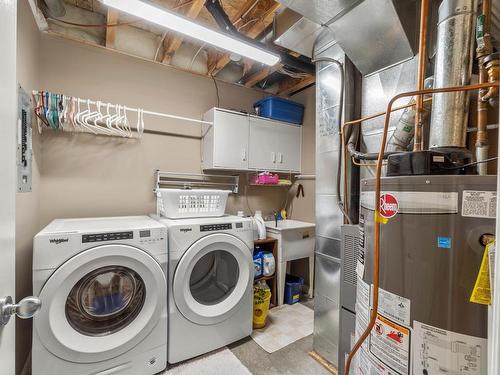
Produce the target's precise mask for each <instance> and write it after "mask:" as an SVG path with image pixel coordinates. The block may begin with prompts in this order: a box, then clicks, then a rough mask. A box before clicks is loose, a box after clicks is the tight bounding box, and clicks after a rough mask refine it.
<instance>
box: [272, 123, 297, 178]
mask: <svg viewBox="0 0 500 375" xmlns="http://www.w3.org/2000/svg"><path fill="white" fill-rule="evenodd" d="M275 126H276V132H277V134H278V137H277V138H276V144H275V149H276V169H277V170H280V171H291V172H300V157H301V144H302V139H301V137H302V128H301V127H300V126H295V125H289V124H283V123H277V124H276V125H275Z"/></svg>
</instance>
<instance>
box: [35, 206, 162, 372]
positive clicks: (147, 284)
mask: <svg viewBox="0 0 500 375" xmlns="http://www.w3.org/2000/svg"><path fill="white" fill-rule="evenodd" d="M33 251H34V253H33V292H34V295H38V296H39V297H40V300H41V302H42V308H41V310H40V312H39V313H38V314H37V315H36V316H35V317H34V321H33V349H32V368H33V371H32V373H33V375H47V374H71V375H84V374H103V375H104V374H106V375H108V374H120V375H125V374H126V375H132V374H134V375H136V374H144V375H149V374H155V373H158V372H160V371H162V370H163V369H165V368H166V364H167V361H166V360H167V323H168V321H167V303H166V298H167V286H166V285H167V284H166V271H167V268H168V254H167V230H166V228H165V226H163V225H160V224H159V223H158V222H157V221H155V220H153V219H151V218H149V217H147V216H130V217H109V218H87V219H58V220H54V221H53V222H52V223H50V224H49V225H48V226H47V227H45V228H44V229H43V230H42V231H41V232H40V233H38V234H37V235H36V236H35V239H34V250H33Z"/></svg>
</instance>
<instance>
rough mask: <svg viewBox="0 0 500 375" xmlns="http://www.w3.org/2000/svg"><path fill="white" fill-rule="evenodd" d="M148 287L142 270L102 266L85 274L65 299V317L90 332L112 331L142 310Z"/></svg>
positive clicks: (82, 330)
mask: <svg viewBox="0 0 500 375" xmlns="http://www.w3.org/2000/svg"><path fill="white" fill-rule="evenodd" d="M145 297H146V287H145V285H144V281H143V280H142V278H141V277H140V276H139V274H138V273H137V272H135V271H133V270H131V269H130V268H127V267H121V266H107V267H101V268H99V269H97V270H95V271H93V272H91V273H89V274H87V275H86V276H84V277H82V278H81V279H80V280H79V281H78V282H77V283H76V285H75V286H74V287H73V289H72V290H71V292H70V293H69V295H68V298H67V300H66V318H67V319H68V322H69V323H70V324H71V326H72V327H73V328H74V329H76V330H77V331H78V332H80V333H82V334H84V335H89V336H103V335H108V334H112V333H114V332H116V331H119V330H120V329H122V328H124V327H126V326H127V325H128V324H129V323H130V322H131V321H133V320H134V318H135V317H137V315H138V314H139V312H140V311H141V309H142V307H143V305H144V300H145Z"/></svg>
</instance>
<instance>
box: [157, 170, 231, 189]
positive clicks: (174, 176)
mask: <svg viewBox="0 0 500 375" xmlns="http://www.w3.org/2000/svg"><path fill="white" fill-rule="evenodd" d="M159 188H171V189H222V190H231V191H232V192H233V193H234V194H238V188H239V176H230V175H212V174H194V173H173V172H162V171H159V170H156V171H155V186H154V190H155V191H156V189H159Z"/></svg>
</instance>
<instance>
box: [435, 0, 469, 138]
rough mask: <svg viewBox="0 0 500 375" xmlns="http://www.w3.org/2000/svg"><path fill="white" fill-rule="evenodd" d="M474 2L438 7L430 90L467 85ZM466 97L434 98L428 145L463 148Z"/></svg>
mask: <svg viewBox="0 0 500 375" xmlns="http://www.w3.org/2000/svg"><path fill="white" fill-rule="evenodd" d="M476 12H477V0H444V1H443V2H442V3H441V5H440V6H439V22H438V31H437V47H436V61H435V64H434V87H436V88H442V87H450V86H463V85H467V84H468V83H469V82H470V78H471V72H472V59H473V48H474V25H475V19H476ZM468 114H469V96H468V94H467V93H465V92H453V93H442V94H436V95H434V99H433V101H432V113H431V128H430V140H429V145H430V147H431V148H447V147H460V148H465V145H466V131H467V119H468Z"/></svg>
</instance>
